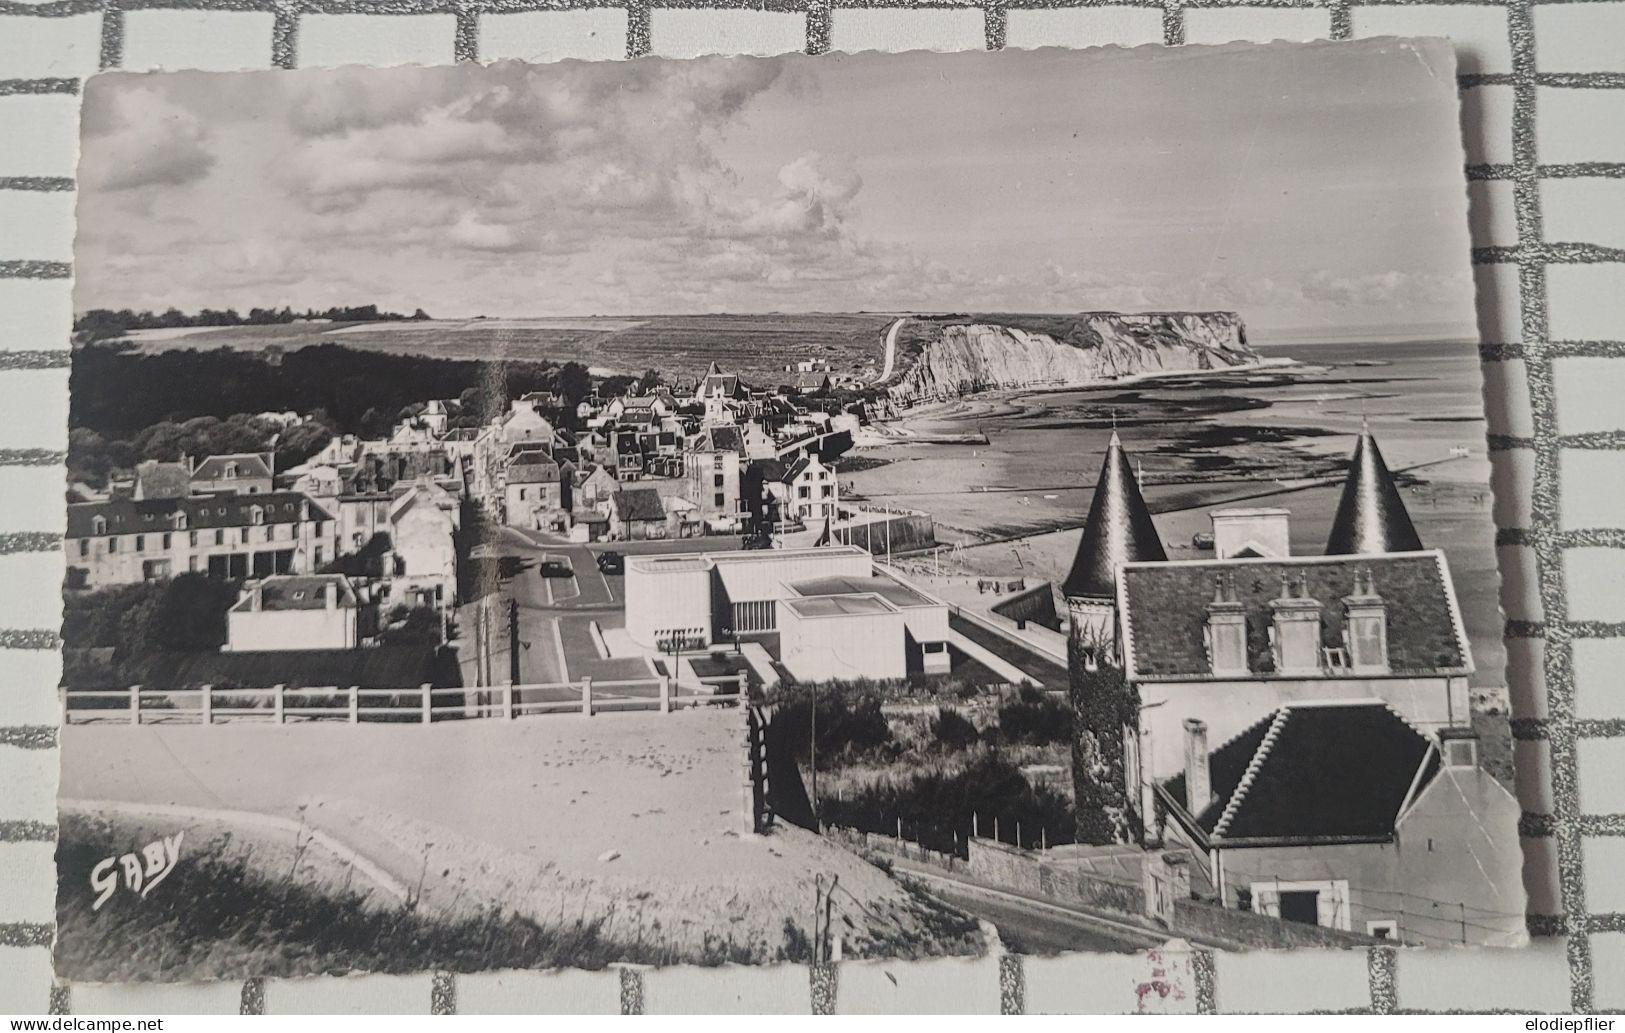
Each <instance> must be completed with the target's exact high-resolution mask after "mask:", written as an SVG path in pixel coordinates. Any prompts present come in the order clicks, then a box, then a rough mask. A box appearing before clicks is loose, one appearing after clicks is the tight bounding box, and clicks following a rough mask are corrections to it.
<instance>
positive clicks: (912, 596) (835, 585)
mask: <svg viewBox="0 0 1625 1033" xmlns="http://www.w3.org/2000/svg"><path fill="white" fill-rule="evenodd" d="M790 590H791V591H792V592H794V593H796V594H797V595H800V596H809V597H810V596H848V595H878V596H880V597H881V598H882V599H884V600H886V601H887V602H889V603H891V604H892V605H893V606H896V607H898V608H899V609H910V608H912V607H916V606H941V605H943V604H942V603H939V602H937V601H936V600H935V599H931V598H928V597H926V596H924V595H921V594H920V593H919V592H916V591H915V590H914V589H912V588H910V587H908V586H907V585H905V584H902V583H901V582H897V581H893V580H892V579H891V578H889V577H815V578H808V579H807V580H805V581H797V582H795V583H793V584H792V585H790Z"/></svg>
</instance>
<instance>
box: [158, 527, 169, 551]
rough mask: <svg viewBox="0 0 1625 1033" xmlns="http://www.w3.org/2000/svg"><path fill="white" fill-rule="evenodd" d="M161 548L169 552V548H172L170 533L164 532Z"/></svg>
mask: <svg viewBox="0 0 1625 1033" xmlns="http://www.w3.org/2000/svg"><path fill="white" fill-rule="evenodd" d="M160 548H162V549H165V550H168V549H169V548H171V546H170V535H169V532H168V531H165V532H164V538H163V544H162V545H161V546H160Z"/></svg>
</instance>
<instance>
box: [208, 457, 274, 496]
mask: <svg viewBox="0 0 1625 1033" xmlns="http://www.w3.org/2000/svg"><path fill="white" fill-rule="evenodd" d="M273 466H274V457H273V456H272V454H271V453H270V452H241V453H236V454H233V455H220V456H209V457H208V458H207V459H204V460H202V461H201V462H198V463H196V464H194V465H193V466H192V475H191V486H192V494H194V495H209V494H215V493H220V492H233V493H236V494H239V495H263V494H265V493H266V492H268V491H270V490H271V488H272V483H271V482H272V479H273V478H272V469H273Z"/></svg>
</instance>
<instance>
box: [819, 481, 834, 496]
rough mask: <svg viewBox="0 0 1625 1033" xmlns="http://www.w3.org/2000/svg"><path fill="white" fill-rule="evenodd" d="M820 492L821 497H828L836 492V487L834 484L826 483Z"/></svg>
mask: <svg viewBox="0 0 1625 1033" xmlns="http://www.w3.org/2000/svg"><path fill="white" fill-rule="evenodd" d="M818 494H819V497H820V498H826V499H827V498H829V497H830V496H831V495H834V494H835V488H834V486H833V485H829V484H826V485H824V486H823V487H822V488H819V489H818Z"/></svg>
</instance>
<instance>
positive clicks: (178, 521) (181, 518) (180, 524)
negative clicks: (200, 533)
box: [175, 513, 186, 531]
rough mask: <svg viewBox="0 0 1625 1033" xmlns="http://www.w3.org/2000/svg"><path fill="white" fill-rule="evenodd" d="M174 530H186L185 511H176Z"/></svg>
mask: <svg viewBox="0 0 1625 1033" xmlns="http://www.w3.org/2000/svg"><path fill="white" fill-rule="evenodd" d="M175 530H177V531H184V530H186V514H185V513H176V514H175Z"/></svg>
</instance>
